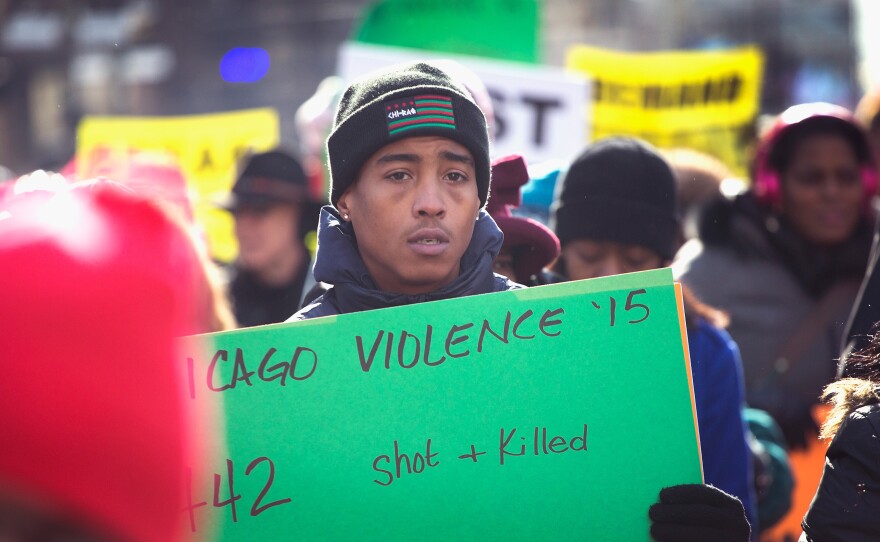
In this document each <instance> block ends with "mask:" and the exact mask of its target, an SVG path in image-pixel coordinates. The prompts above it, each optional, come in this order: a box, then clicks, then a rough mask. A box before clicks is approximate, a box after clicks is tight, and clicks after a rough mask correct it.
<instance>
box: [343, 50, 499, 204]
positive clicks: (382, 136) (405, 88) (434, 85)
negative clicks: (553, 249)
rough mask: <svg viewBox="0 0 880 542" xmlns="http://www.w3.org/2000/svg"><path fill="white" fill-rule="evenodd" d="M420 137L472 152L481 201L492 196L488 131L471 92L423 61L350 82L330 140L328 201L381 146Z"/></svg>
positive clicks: (351, 182) (353, 177)
mask: <svg viewBox="0 0 880 542" xmlns="http://www.w3.org/2000/svg"><path fill="white" fill-rule="evenodd" d="M417 136H441V137H446V138H449V139H452V140H454V141H456V142H458V143H460V144H461V145H463V146H465V147H466V148H467V149H468V150H469V151H470V152H471V154H472V155H473V158H474V166H475V168H476V174H477V191H478V194H479V196H480V203H481V205H485V204H486V200H487V199H488V197H489V178H490V170H489V134H488V131H487V130H486V118H485V117H484V116H483V112H482V111H481V110H480V108H479V107H477V104H476V103H475V102H474V100H473V98H472V97H471V95H470V93H469V92H468V91H467V90H466V89H465V88H464V87H463V86H462V85H461V84H459V83H458V82H456V81H455V80H454V79H453V78H451V77H450V76H449V75H448V74H447V73H446V72H444V71H443V70H441V69H439V68H437V67H436V66H433V65H431V64H428V63H425V62H418V63H413V64H403V65H398V66H393V67H391V68H387V69H386V70H383V71H378V72H373V73H371V74H368V75H366V76H364V77H362V78H360V79H358V80H356V81H354V82H353V83H351V85H349V87H348V88H347V89H345V92H344V93H343V95H342V99H341V100H340V102H339V107H338V109H337V110H336V120H335V121H334V123H333V131H332V132H331V134H330V137H329V138H327V152H328V154H329V157H330V177H331V178H330V201H331V203H333V205H336V203H337V202H338V201H339V198H340V197H341V196H342V193H343V192H345V190H346V189H347V188H348V187H349V186H351V185H352V184H354V182H355V181H356V180H357V176H358V173H359V172H360V169H361V166H363V164H364V162H365V161H366V160H367V159H368V158H369V157H370V156H372V155H373V153H375V152H376V151H378V150H379V149H380V148H382V147H383V146H385V145H387V144H388V143H391V142H393V141H397V140H400V139H404V138H407V137H417Z"/></svg>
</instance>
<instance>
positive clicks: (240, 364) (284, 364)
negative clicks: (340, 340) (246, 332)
mask: <svg viewBox="0 0 880 542" xmlns="http://www.w3.org/2000/svg"><path fill="white" fill-rule="evenodd" d="M277 353H278V349H277V348H275V347H270V348H268V349H267V350H266V352H265V353H264V354H263V359H262V361H261V362H260V364H259V366H258V368H257V371H256V372H255V371H253V370H251V369H248V364H247V360H246V358H245V352H244V350H242V349H241V348H236V349H235V360H234V361H233V366H232V374H231V377H230V378H229V380H228V381H226V382H220V380H222V378H223V373H224V371H222V370H220V369H221V367H220V364H221V363H227V362H228V361H229V351H228V350H223V349H220V350H217V351H216V352H215V353H214V356H213V357H212V358H211V362H210V363H209V364H208V369H207V371H206V373H205V384H206V386H207V388H208V390H210V391H213V392H218V393H219V392H224V391H228V390H232V389H235V387H236V386H238V385H239V384H241V383H244V384H246V385H248V386H253V385H254V383H255V381H257V382H277V383H278V384H280V385H281V386H284V385H286V384H287V379H288V378H291V379H293V380H295V381H303V380H307V379H309V378H310V377H311V376H312V375H313V374H315V371H316V370H317V369H318V354H317V352H315V351H314V350H312V349H311V348H307V347H305V346H297V347H296V349H295V350H294V352H293V355H292V356H291V358H290V361H279V362H277V363H272V361H273V358H274V356H275V355H276V354H277ZM186 364H187V372H188V377H189V382H188V384H189V392H190V393H189V395H190V398H191V399H195V396H196V389H195V374H194V373H195V360H194V359H193V358H191V357H188V358H187V359H186ZM254 377H256V378H254Z"/></svg>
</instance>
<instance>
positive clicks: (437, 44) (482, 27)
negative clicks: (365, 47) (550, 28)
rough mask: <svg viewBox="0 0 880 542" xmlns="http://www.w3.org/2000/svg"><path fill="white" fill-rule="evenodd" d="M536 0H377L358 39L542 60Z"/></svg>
mask: <svg viewBox="0 0 880 542" xmlns="http://www.w3.org/2000/svg"><path fill="white" fill-rule="evenodd" d="M538 10H539V4H538V2H537V1H536V0H505V1H504V2H498V1H497V0H377V1H376V2H374V3H373V4H372V5H371V6H370V7H369V8H367V9H366V10H365V12H364V17H363V20H362V22H361V25H360V27H359V29H358V30H357V33H356V40H357V41H359V42H363V43H374V44H377V45H391V46H397V47H411V48H415V49H427V50H432V51H444V52H447V53H460V54H466V55H473V56H483V57H490V58H501V59H506V60H518V61H520V62H532V63H535V62H539V60H540V55H539V52H538V43H539V39H538V28H539V20H540V17H539V15H538Z"/></svg>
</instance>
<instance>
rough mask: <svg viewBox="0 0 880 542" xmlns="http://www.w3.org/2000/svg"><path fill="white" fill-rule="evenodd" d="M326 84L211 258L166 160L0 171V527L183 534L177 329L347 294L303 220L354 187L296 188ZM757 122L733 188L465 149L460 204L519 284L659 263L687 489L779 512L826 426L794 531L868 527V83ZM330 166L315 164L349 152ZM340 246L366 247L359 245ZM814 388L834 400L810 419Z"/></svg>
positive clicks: (724, 177)
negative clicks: (679, 324) (810, 492)
mask: <svg viewBox="0 0 880 542" xmlns="http://www.w3.org/2000/svg"><path fill="white" fill-rule="evenodd" d="M440 68H441V69H442V70H445V72H446V73H448V74H449V76H450V77H451V78H452V79H453V80H456V81H458V84H460V85H462V86H463V87H464V88H465V89H466V92H468V93H469V94H468V99H469V100H472V101H473V103H475V104H476V106H478V107H479V110H480V111H481V112H482V114H483V115H484V118H485V121H484V122H487V125H488V133H489V136H490V138H491V133H492V130H493V126H492V122H491V119H492V118H493V113H492V102H491V98H490V97H489V95H488V93H487V92H486V90H485V88H481V87H480V83H479V80H478V79H477V78H476V77H475V76H473V74H467V73H462V72H463V71H464V72H466V70H465V69H464V68H462V67H461V66H457V65H455V64H454V63H448V64H447V63H443V64H441V65H440ZM343 99H345V98H343ZM338 100H339V96H338V93H337V96H336V100H335V101H327V103H326V104H325V105H324V106H323V109H322V110H321V111H319V112H318V113H317V114H316V113H314V112H313V111H312V112H311V113H309V115H307V117H308V118H305V117H306V115H305V113H303V115H300V116H298V119H300V120H299V121H298V123H299V125H300V126H299V127H300V128H301V129H302V130H303V134H302V137H301V141H303V142H305V144H304V145H303V146H302V148H300V149H297V150H295V151H294V150H291V149H285V148H278V149H275V150H271V151H269V152H261V153H253V154H250V155H248V156H246V157H245V158H244V159H243V160H242V161H241V163H240V164H239V168H238V174H237V178H236V181H235V183H234V186H233V187H232V189H231V191H230V192H229V193H228V194H221V195H218V198H217V201H216V205H217V207H218V208H221V209H223V210H225V211H227V212H229V213H230V214H231V216H232V218H233V220H234V224H235V236H236V239H237V241H238V247H239V254H238V257H237V258H236V259H235V260H234V261H232V262H215V261H212V260H211V258H210V257H209V251H208V247H207V242H206V239H205V236H204V233H203V231H202V229H201V226H200V225H199V224H198V223H196V221H195V219H194V218H193V212H192V208H191V202H190V198H189V196H188V189H187V187H186V181H185V180H184V179H183V176H182V175H181V174H180V170H179V168H177V167H176V166H175V164H174V163H173V160H170V159H169V157H167V156H162V155H156V154H151V153H141V154H137V155H132V156H130V157H129V159H130V160H131V163H130V164H128V165H127V166H126V167H125V168H120V169H118V170H117V171H115V172H113V173H112V177H111V178H105V177H102V178H97V179H78V178H76V176H75V174H73V173H72V172H71V171H66V172H61V173H54V172H45V171H34V172H28V173H25V174H22V175H18V176H14V175H12V174H11V173H10V174H9V177H10V178H9V179H8V180H7V181H5V182H3V183H2V184H0V277H2V281H0V288H2V290H3V291H2V294H0V299H2V300H3V302H2V306H3V308H2V310H0V327H2V328H3V329H4V330H5V333H4V334H3V339H2V351H3V352H5V355H6V357H7V359H9V360H15V363H6V364H5V367H4V374H3V382H4V384H3V385H2V390H3V391H2V393H0V405H2V407H0V411H2V412H4V413H5V415H4V421H3V423H2V433H3V441H4V444H3V445H2V446H0V540H19V539H20V540H151V541H159V540H174V539H177V538H178V536H179V535H180V533H181V532H183V531H185V526H184V527H182V526H181V524H180V519H181V517H182V516H181V515H180V514H179V510H180V509H181V507H182V505H181V504H180V503H179V502H178V499H179V498H180V491H179V488H180V487H181V485H182V484H183V479H182V474H181V472H182V471H183V466H184V465H186V464H187V458H188V457H191V456H192V454H194V453H196V450H197V449H198V447H199V438H198V434H197V432H196V431H195V429H194V428H192V427H190V419H191V416H192V413H188V412H187V411H186V405H185V404H184V403H183V401H182V399H181V394H180V393H179V392H180V389H181V387H182V386H183V385H184V384H183V383H182V382H179V377H178V375H177V371H175V370H173V367H172V361H173V360H174V359H175V358H174V341H173V339H174V337H178V336H181V335H190V334H197V333H208V332H219V331H225V330H232V329H235V328H239V327H250V326H258V325H264V324H273V323H279V322H284V321H286V320H288V319H290V318H291V317H293V316H294V315H295V314H297V315H298V316H297V317H295V319H301V318H304V317H310V316H315V315H322V314H330V313H332V312H321V311H325V310H326V307H327V306H328V305H327V303H328V302H330V301H333V303H336V305H334V308H333V310H335V311H336V312H345V311H346V310H345V309H344V307H345V305H344V302H347V301H345V300H344V299H337V298H338V297H340V296H341V295H342V293H341V292H346V291H348V290H345V289H343V288H342V286H341V284H340V283H341V282H343V281H344V280H345V279H342V278H339V277H342V276H343V275H342V274H341V273H336V274H333V273H328V272H327V271H326V269H327V265H328V264H327V261H326V259H327V256H328V255H329V253H328V252H326V250H327V249H326V248H325V245H323V244H322V243H328V242H336V241H335V240H333V241H327V239H331V238H330V237H328V236H329V235H330V234H329V233H326V234H325V232H321V231H319V232H318V234H317V235H318V242H317V251H316V249H315V248H316V247H315V243H314V238H315V232H316V230H318V229H319V214H320V213H322V212H323V213H325V214H324V215H323V216H322V218H321V221H322V222H321V223H322V228H324V227H326V228H330V227H331V226H332V227H334V228H336V230H334V231H342V232H347V231H348V230H346V229H345V228H347V227H350V222H354V229H355V230H357V228H358V224H357V222H356V221H357V220H361V221H367V220H368V219H369V217H364V216H363V214H360V215H359V214H357V213H358V207H357V204H358V203H362V202H361V201H360V200H358V199H356V197H357V196H358V194H357V192H351V191H348V190H346V191H345V192H344V193H343V192H340V193H339V194H336V193H333V194H332V199H330V200H328V198H327V197H326V196H319V195H317V194H316V193H315V191H314V190H312V189H311V188H310V187H314V186H316V185H317V186H323V182H322V181H320V180H319V182H317V183H316V182H315V180H314V178H315V176H318V177H320V176H322V175H326V168H325V165H324V164H325V154H324V153H325V140H326V134H328V133H330V132H331V131H332V130H334V129H337V128H338V130H339V131H341V130H342V128H340V126H342V127H344V122H345V121H346V120H347V117H345V115H346V114H348V113H345V110H344V109H342V108H341V109H340V113H339V115H338V116H336V117H334V114H333V112H334V110H335V109H336V108H337V102H338ZM457 107H458V106H457ZM458 111H461V109H459V110H457V114H459V113H458ZM350 114H351V115H355V113H350ZM460 115H463V113H461V114H460ZM462 119H464V117H463V116H460V117H459V119H458V121H459V123H460V124H461V125H462V126H463V124H462V123H464V122H465V120H462ZM462 131H463V129H462ZM316 133H317V134H319V135H318V136H316V135H315V134H316ZM756 133H758V139H757V140H756V141H755V142H754V145H752V146H751V148H753V149H754V151H753V155H752V156H750V157H749V163H750V164H751V168H750V174H749V178H747V179H739V178H736V177H735V176H734V175H733V174H732V173H731V170H730V169H729V168H728V166H727V165H726V164H724V163H722V162H720V161H719V160H718V159H716V158H714V157H711V156H708V155H706V154H703V153H700V152H697V151H695V150H692V149H663V150H659V149H657V148H655V147H653V146H652V145H650V144H648V143H646V142H644V141H641V140H638V139H636V138H633V137H628V136H626V134H621V136H616V137H611V138H606V139H602V140H598V141H591V142H590V143H588V144H586V145H585V146H584V148H583V151H582V152H581V153H580V154H579V155H578V156H577V157H575V158H574V159H573V160H571V161H570V163H568V164H567V165H566V166H565V167H563V168H560V169H558V170H554V171H552V172H551V173H550V174H546V172H543V174H542V175H540V176H538V175H536V174H535V173H534V171H535V170H534V168H532V165H531V164H530V163H529V157H528V156H518V155H512V156H491V155H490V156H488V157H487V158H488V160H489V161H490V164H491V172H492V180H491V185H490V186H487V187H486V189H487V191H488V195H487V196H486V198H482V197H481V199H480V202H479V205H478V207H477V209H480V208H485V210H486V211H487V212H488V215H489V216H490V217H491V222H492V223H494V224H496V225H497V227H498V228H500V230H501V231H502V232H503V241H501V243H500V245H499V247H498V249H497V250H495V249H493V255H494V261H493V269H494V272H495V273H497V274H498V275H502V276H503V277H506V279H508V280H509V282H512V283H516V284H517V285H522V286H523V287H530V286H537V285H543V284H552V283H558V282H563V281H575V280H581V279H589V278H596V277H603V276H610V275H615V274H621V273H630V272H636V271H645V270H649V269H657V268H662V267H671V268H672V269H673V272H674V275H675V277H676V280H678V281H680V282H681V283H682V284H683V289H684V292H685V294H684V301H685V312H686V316H687V322H686V324H687V334H688V344H689V348H690V359H691V364H692V370H693V377H694V378H693V380H694V382H693V384H694V393H695V401H696V405H697V415H698V423H699V429H700V440H701V445H702V453H703V463H704V471H705V479H706V483H707V484H711V485H713V486H715V487H717V488H720V489H721V490H723V491H724V492H726V493H727V494H729V495H733V496H735V497H737V498H738V500H739V501H740V502H741V503H742V505H743V508H744V512H745V515H746V517H747V518H748V521H749V524H750V525H751V532H752V535H751V536H752V539H753V540H757V539H758V538H759V537H760V535H761V533H762V532H764V531H766V530H769V529H770V528H771V527H772V526H773V525H774V524H775V523H776V522H777V521H779V520H780V519H781V518H782V517H783V516H784V515H785V514H786V512H787V511H788V510H789V508H790V507H791V501H792V492H793V487H794V483H793V480H792V476H793V475H792V469H791V466H790V464H789V461H788V458H789V456H790V454H792V453H796V452H797V451H798V450H803V449H805V448H807V447H809V446H810V445H811V444H812V443H814V442H818V440H817V439H818V437H819V433H820V425H821V424H822V423H823V421H825V425H824V427H823V428H822V429H821V431H822V436H823V437H824V438H826V439H831V440H832V444H831V446H830V448H828V451H827V462H826V466H825V472H824V476H823V479H822V483H821V484H820V486H819V490H818V492H817V493H816V497H815V500H814V502H813V506H812V507H811V508H810V509H809V512H808V513H807V516H806V518H805V519H804V521H803V529H804V534H803V536H804V539H806V540H814V541H822V540H878V539H880V520H878V519H877V518H878V517H880V514H878V513H877V510H878V509H880V508H878V506H880V448H878V444H877V443H878V438H880V432H878V430H880V417H878V416H880V415H878V408H880V407H878V403H880V391H878V390H880V388H878V386H880V371H878V367H880V348H878V342H880V339H876V338H872V337H876V336H875V335H873V333H874V329H873V328H874V324H875V323H876V322H877V321H880V292H878V290H877V285H876V280H877V279H876V278H875V277H874V275H873V270H874V265H875V263H876V259H877V256H878V251H880V248H878V247H877V220H876V218H877V210H878V207H877V188H878V187H877V180H878V177H877V164H878V160H880V89H878V90H877V91H872V92H869V93H868V94H866V95H865V96H864V98H863V99H862V100H861V102H860V104H859V107H858V108H857V109H856V111H854V112H853V111H848V110H846V109H844V108H842V107H839V106H836V105H832V104H826V103H802V104H794V105H792V106H791V107H790V108H788V109H786V110H785V111H783V112H781V113H779V114H778V115H774V116H773V117H772V119H770V120H769V121H768V122H766V123H765V126H762V129H760V130H756ZM342 135H345V134H342ZM340 137H341V135H340ZM364 137H368V136H367V135H365V136H364ZM403 141H407V140H403ZM331 143H332V142H331ZM339 145H348V146H349V147H350V148H352V149H354V148H355V147H357V146H358V145H361V143H356V142H353V141H352V142H348V141H345V142H343V143H339ZM468 148H469V149H470V148H471V147H468ZM474 148H476V147H474ZM339 152H342V151H339ZM351 152H354V150H352V151H351ZM330 153H331V156H330V160H331V162H332V161H333V160H334V157H333V153H334V149H333V147H332V145H331V149H330ZM474 154H476V151H474ZM474 159H475V160H476V161H477V162H478V164H477V166H476V167H478V168H479V161H480V159H481V158H479V157H478V156H474ZM360 160H361V162H363V160H364V158H361V159H360ZM353 163H354V167H357V165H358V162H353ZM331 166H332V167H331V170H332V171H333V172H334V173H333V175H334V176H336V175H338V171H340V169H339V168H341V167H352V166H350V165H345V166H340V165H338V164H336V163H333V164H331ZM530 168H531V169H530ZM347 182H351V181H347ZM334 183H335V188H336V189H340V185H339V183H340V181H339V179H336V178H334V179H333V180H332V181H331V182H327V183H326V184H327V185H328V186H334ZM343 188H345V187H343ZM548 194H552V197H548ZM363 205H365V204H363ZM322 206H323V211H322ZM349 210H350V212H351V213H352V216H351V219H349V218H348V213H349ZM327 213H329V214H327ZM374 218H375V217H374ZM480 220H483V219H482V218H480ZM480 220H478V221H477V224H478V226H477V228H478V229H479V228H482V227H484V226H481V225H480V224H481V222H480ZM486 220H489V219H488V218H487V219H486ZM371 224H380V222H379V221H378V219H375V220H373V222H371ZM486 227H488V226H486ZM474 237H475V238H476V237H477V233H474ZM355 238H356V239H357V242H358V243H361V245H359V246H360V250H361V253H362V254H361V257H363V259H364V261H365V263H367V264H369V263H370V262H369V261H368V258H367V257H365V256H364V255H363V251H364V250H366V248H365V246H366V245H363V243H367V242H372V241H371V238H370V236H369V235H367V233H366V230H363V229H362V230H361V231H357V235H356V236H355ZM499 239H500V238H499ZM376 242H377V243H381V242H382V241H381V238H380V239H379V240H377V241H376ZM371 246H372V245H371ZM321 250H325V252H324V253H323V256H324V263H323V267H319V269H318V272H315V265H316V262H319V263H320V262H321V256H322V253H321ZM425 250H426V251H427V250H429V249H425ZM316 252H317V254H316ZM339 265H343V264H339ZM346 265H347V264H346ZM462 267H464V264H462ZM367 268H368V270H370V271H372V269H369V268H370V266H369V265H367ZM456 269H457V268H456ZM462 273H464V270H462ZM316 275H317V276H316ZM328 277H329V278H328ZM374 278H375V277H374ZM499 280H500V279H499ZM379 282H380V281H379V280H378V279H377V280H376V283H377V284H374V285H372V286H371V288H374V289H378V290H383V289H384V288H383V287H382V286H383V284H380V283H379ZM509 282H503V283H501V282H499V283H496V286H495V288H496V289H503V288H508V287H509ZM497 284H502V286H497ZM401 291H402V290H401ZM404 293H407V292H404ZM466 293H467V292H466ZM352 295H353V294H352ZM334 296H336V297H334ZM340 307H342V309H340ZM367 308H370V306H367V305H365V306H363V307H361V306H357V307H355V308H353V309H350V310H364V309H367ZM301 309H302V311H301ZM316 311H317V312H316ZM123 352H124V355H125V358H124V359H123V358H122V357H121V355H122V353H123ZM649 362H650V360H646V363H649ZM823 393H824V397H825V398H826V399H830V400H831V402H832V403H833V405H834V406H833V410H832V414H831V415H829V416H828V417H827V419H826V420H823V419H822V418H821V417H818V416H817V407H818V406H819V405H820V404H822V402H823ZM134 428H137V431H134ZM160 443H161V444H160ZM122 458H125V459H124V460H123V459H122ZM135 462H136V463H137V468H136V469H132V468H130V465H131V464H133V463H135ZM147 473H149V475H146V474H147Z"/></svg>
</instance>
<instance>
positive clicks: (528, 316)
mask: <svg viewBox="0 0 880 542" xmlns="http://www.w3.org/2000/svg"><path fill="white" fill-rule="evenodd" d="M633 306H634V307H635V305H633ZM597 308H598V307H597ZM564 314H565V311H564V310H563V309H561V308H558V309H547V310H545V311H544V313H543V315H542V316H541V318H540V319H537V320H538V321H537V322H536V321H535V320H536V318H537V315H536V313H535V311H534V310H532V309H526V310H525V311H524V312H523V313H522V314H520V315H519V316H517V317H516V320H513V314H512V313H511V312H510V311H506V312H505V314H504V321H503V324H501V323H500V322H499V323H495V324H493V323H492V322H491V321H490V319H489V318H485V319H483V320H481V321H480V322H479V323H475V322H465V323H463V324H452V325H450V326H449V329H448V330H447V331H446V333H445V341H443V343H442V344H439V345H438V344H435V341H434V335H435V330H434V326H432V325H431V324H428V325H426V326H425V334H424V336H422V335H419V334H416V333H413V332H411V331H408V330H401V331H400V333H399V334H397V337H398V338H397V342H396V343H395V332H393V331H390V330H384V329H383V330H379V331H378V332H377V333H376V335H375V337H374V338H373V339H372V344H371V346H370V349H369V350H370V351H369V353H367V349H366V347H365V346H364V344H365V342H366V341H364V337H362V336H361V335H356V336H355V338H354V339H355V347H356V349H357V354H358V361H359V363H360V368H361V371H363V372H365V373H367V372H369V371H370V370H371V369H372V368H373V366H374V363H375V360H376V355H377V353H378V351H379V348H381V346H382V343H383V342H384V343H385V364H384V365H385V368H386V369H391V366H392V359H396V365H399V366H400V367H401V368H403V369H413V368H415V367H416V366H417V365H418V363H419V361H422V363H424V365H426V366H429V367H436V366H437V365H440V364H441V363H443V362H445V361H446V359H447V358H449V359H460V358H465V357H467V356H469V355H471V353H472V352H473V350H472V349H471V346H470V345H472V344H473V343H471V342H470V341H471V339H472V338H474V335H473V334H472V333H471V331H470V330H471V329H472V328H476V327H477V326H479V332H477V334H476V339H477V345H476V352H477V353H480V352H482V351H483V348H484V346H485V344H486V339H487V336H491V337H494V338H495V339H497V340H498V342H500V343H501V344H504V345H509V344H510V341H511V335H512V336H513V338H515V339H519V340H521V341H528V340H532V339H535V338H537V336H538V333H539V332H540V333H541V334H542V335H544V336H545V337H551V338H552V337H558V336H559V335H560V334H562V330H561V328H560V327H559V326H561V325H562V323H563V322H562V316H563V315H564ZM533 317H534V318H533ZM511 323H512V325H511ZM438 335H440V337H443V334H442V331H441V332H440V333H438ZM432 348H433V349H434V350H441V354H440V355H439V357H436V358H435V359H432V357H431V349H432ZM395 351H396V352H397V356H396V358H394V356H393V353H394V352H395ZM315 362H317V357H315Z"/></svg>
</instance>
